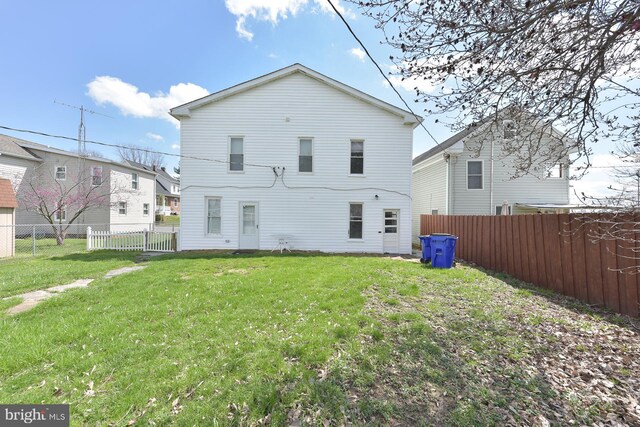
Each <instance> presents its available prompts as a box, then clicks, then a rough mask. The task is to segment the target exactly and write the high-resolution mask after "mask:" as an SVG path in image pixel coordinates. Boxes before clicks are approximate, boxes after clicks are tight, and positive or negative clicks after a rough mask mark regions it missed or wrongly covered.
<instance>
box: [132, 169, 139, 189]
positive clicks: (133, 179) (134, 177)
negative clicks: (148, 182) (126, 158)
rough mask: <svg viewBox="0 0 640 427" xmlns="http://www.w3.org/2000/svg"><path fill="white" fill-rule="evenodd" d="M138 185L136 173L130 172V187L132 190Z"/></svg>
mask: <svg viewBox="0 0 640 427" xmlns="http://www.w3.org/2000/svg"><path fill="white" fill-rule="evenodd" d="M138 185H139V181H138V174H137V173H135V172H132V173H131V188H133V189H134V190H137V189H138Z"/></svg>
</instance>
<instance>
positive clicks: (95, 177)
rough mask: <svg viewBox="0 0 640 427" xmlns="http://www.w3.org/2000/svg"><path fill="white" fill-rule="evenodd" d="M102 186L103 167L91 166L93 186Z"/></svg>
mask: <svg viewBox="0 0 640 427" xmlns="http://www.w3.org/2000/svg"><path fill="white" fill-rule="evenodd" d="M100 184H102V166H91V185H93V186H94V187H97V186H99V185H100Z"/></svg>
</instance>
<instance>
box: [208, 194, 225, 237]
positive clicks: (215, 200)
mask: <svg viewBox="0 0 640 427" xmlns="http://www.w3.org/2000/svg"><path fill="white" fill-rule="evenodd" d="M205 203H206V212H207V218H206V230H207V234H221V233H222V199H221V198H220V197H206V198H205Z"/></svg>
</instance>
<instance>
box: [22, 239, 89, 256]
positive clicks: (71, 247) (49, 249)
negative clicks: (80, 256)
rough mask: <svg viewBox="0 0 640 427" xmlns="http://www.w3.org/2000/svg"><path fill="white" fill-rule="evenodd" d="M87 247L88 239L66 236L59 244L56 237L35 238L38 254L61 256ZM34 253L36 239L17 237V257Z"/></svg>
mask: <svg viewBox="0 0 640 427" xmlns="http://www.w3.org/2000/svg"><path fill="white" fill-rule="evenodd" d="M86 249H87V240H86V239H75V238H66V239H65V241H64V244H63V245H58V244H57V242H56V239H54V238H38V239H36V240H35V255H36V256H45V257H51V256H59V255H67V254H71V253H76V252H82V251H85V250H86ZM33 255H34V241H33V240H32V239H31V238H26V239H16V257H32V256H33Z"/></svg>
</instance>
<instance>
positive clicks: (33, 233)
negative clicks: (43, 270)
mask: <svg viewBox="0 0 640 427" xmlns="http://www.w3.org/2000/svg"><path fill="white" fill-rule="evenodd" d="M31 253H32V255H33V256H36V226H35V225H34V226H33V227H32V229H31Z"/></svg>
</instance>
